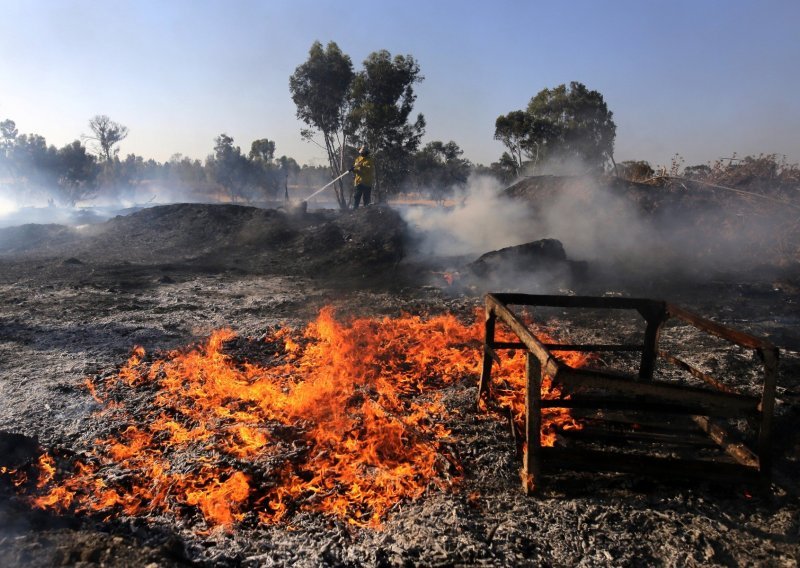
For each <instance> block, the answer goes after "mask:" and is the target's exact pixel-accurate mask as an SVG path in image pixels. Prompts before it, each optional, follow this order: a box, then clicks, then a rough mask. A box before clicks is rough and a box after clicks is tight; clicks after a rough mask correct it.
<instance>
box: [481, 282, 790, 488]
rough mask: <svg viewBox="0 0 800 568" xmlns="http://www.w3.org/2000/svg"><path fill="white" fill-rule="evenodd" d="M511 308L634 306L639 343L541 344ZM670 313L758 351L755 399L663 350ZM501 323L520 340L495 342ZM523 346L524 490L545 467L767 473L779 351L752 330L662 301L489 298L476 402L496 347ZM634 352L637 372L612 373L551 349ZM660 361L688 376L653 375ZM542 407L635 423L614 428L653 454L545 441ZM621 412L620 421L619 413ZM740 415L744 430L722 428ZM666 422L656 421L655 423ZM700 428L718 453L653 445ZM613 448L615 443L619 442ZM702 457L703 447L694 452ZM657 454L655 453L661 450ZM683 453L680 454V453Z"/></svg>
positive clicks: (738, 475) (720, 475)
mask: <svg viewBox="0 0 800 568" xmlns="http://www.w3.org/2000/svg"><path fill="white" fill-rule="evenodd" d="M510 306H525V307H528V308H530V307H534V308H535V307H554V308H579V309H600V310H632V311H634V312H637V313H638V314H640V315H641V317H642V318H644V322H645V324H646V325H645V330H644V338H643V341H642V343H641V344H634V345H617V344H615V345H606V344H575V345H566V344H554V343H543V342H542V341H540V340H539V339H538V338H537V337H536V335H535V334H534V333H533V332H532V331H531V329H529V327H528V326H527V325H526V324H525V323H523V321H522V319H521V318H520V317H518V316H517V315H516V314H515V312H514V311H512V309H511V308H510ZM670 319H677V320H680V321H681V322H683V323H685V324H688V325H690V326H693V327H694V328H696V329H697V330H699V331H700V332H703V333H705V334H710V335H712V336H716V337H717V338H720V339H723V340H725V341H726V342H729V343H730V344H732V345H736V346H740V347H742V348H747V349H750V350H753V351H754V352H755V353H756V354H757V356H758V357H759V360H760V363H759V366H760V367H759V369H760V370H759V372H760V373H761V375H762V377H763V381H762V383H761V384H760V395H759V396H754V395H753V394H743V393H741V392H737V391H736V390H735V389H733V388H731V387H729V386H727V385H726V384H725V382H724V381H722V380H719V379H718V378H715V377H712V376H710V375H709V374H707V373H705V372H703V371H701V370H700V369H697V368H696V367H694V366H692V365H691V364H690V363H688V362H686V361H684V360H682V359H680V358H678V357H676V356H675V355H673V354H670V353H667V352H666V351H663V350H661V349H660V347H659V336H660V333H661V329H662V327H663V326H664V324H665V323H666V322H667V321H668V320H670ZM498 320H499V321H500V322H501V323H502V324H504V325H505V326H507V327H508V329H510V330H511V331H513V333H514V335H515V336H516V338H517V339H518V341H512V342H502V341H497V340H496V334H495V328H496V324H497V323H498ZM502 349H524V350H526V351H527V364H526V413H525V417H526V420H525V427H524V433H523V437H522V438H523V442H524V444H523V463H522V470H521V477H522V484H523V489H524V490H525V492H527V493H530V492H532V491H534V489H535V488H536V487H537V486H538V485H539V484H540V482H541V479H542V474H543V472H547V471H551V470H563V469H574V470H589V471H616V472H634V473H643V474H654V475H662V474H667V475H671V476H672V475H677V476H701V477H704V478H708V479H729V480H731V479H733V480H740V481H753V480H764V479H768V477H769V474H770V465H771V464H770V451H771V448H770V437H771V435H770V434H771V423H772V414H773V408H774V404H775V382H776V374H777V366H778V349H777V348H776V347H775V346H774V345H772V344H771V343H769V342H767V341H764V340H762V339H759V338H756V337H753V336H752V335H749V334H746V333H743V332H741V331H737V330H734V329H730V328H728V327H725V326H723V325H720V324H718V323H715V322H713V321H710V320H708V319H705V318H702V317H700V316H698V315H696V314H694V313H691V312H689V311H687V310H685V309H683V308H680V307H678V306H675V305H673V304H669V303H667V302H663V301H657V300H649V299H633V298H617V297H590V296H549V295H529V294H500V293H495V294H487V296H486V322H485V340H484V353H483V367H482V373H481V378H480V384H479V387H478V400H479V401H480V400H481V397H484V396H486V395H487V394H488V393H489V391H490V386H491V385H490V383H491V372H492V364H493V361H494V360H497V359H498V357H497V355H496V351H497V350H502ZM558 351H586V352H602V351H609V352H615V351H616V352H626V351H627V352H641V359H640V363H639V366H638V367H639V368H638V373H637V374H635V375H633V376H630V375H628V376H626V375H624V374H622V373H618V372H615V371H613V370H606V369H603V370H591V369H578V368H573V367H570V366H569V365H567V364H565V363H563V362H561V361H559V360H558V359H557V358H556V357H555V356H554V355H553V352H558ZM658 361H664V362H666V363H668V364H671V365H675V366H676V368H677V369H680V370H681V371H682V372H685V373H688V374H689V375H690V376H691V377H693V379H694V380H695V382H698V381H702V383H701V384H697V385H687V384H681V383H676V382H674V381H666V380H654V371H655V370H656V364H657V362H658ZM544 375H547V376H549V377H550V378H551V379H552V382H553V384H554V385H556V386H558V387H559V389H560V390H561V392H562V394H561V395H560V396H557V397H555V398H552V397H547V398H543V397H542V390H541V385H542V377H543V376H544ZM547 408H568V409H572V411H579V412H581V413H583V414H584V415H589V416H592V420H593V421H594V423H598V422H599V423H602V422H603V421H604V420H608V418H609V417H610V416H614V417H615V418H614V420H615V421H616V423H619V419H620V417H623V418H622V420H623V422H625V421H627V422H626V423H627V424H629V425H632V426H633V425H635V428H628V429H627V430H626V429H623V430H619V429H617V430H615V431H614V434H615V436H617V437H618V438H622V439H623V440H628V441H630V440H635V441H636V443H637V444H638V446H637V447H641V445H642V442H644V443H645V444H651V447H652V448H654V449H655V451H653V452H649V453H648V452H641V451H639V452H636V453H630V452H626V451H624V444H622V447H623V451H609V450H607V449H605V448H604V447H603V445H602V444H600V446H601V447H600V449H598V448H597V444H595V445H594V447H583V446H582V447H579V448H575V447H569V444H557V446H556V447H542V446H541V443H540V432H541V428H542V426H541V424H542V411H543V409H547ZM647 416H651V417H652V418H651V420H650V421H649V423H650V424H651V425H656V426H663V425H665V424H667V423H669V424H670V425H672V424H673V423H674V422H680V423H685V424H689V425H691V427H692V428H693V429H694V431H695V432H689V431H687V430H686V429H684V427H681V428H673V427H672V426H670V428H651V429H648V428H645V427H642V426H641V424H643V423H647V420H646V418H644V417H647ZM625 417H627V418H625ZM730 420H738V421H739V422H741V423H745V424H748V425H749V426H748V428H749V431H748V435H747V436H742V435H741V432H737V431H735V430H732V429H730V428H728V427H727V424H726V421H730ZM662 421H663V422H662ZM697 432H699V433H701V434H702V436H701V437H702V438H703V439H704V440H705V448H706V449H707V448H708V447H709V446H713V447H714V449H715V453H711V452H707V451H706V452H705V454H709V453H711V456H710V457H709V456H708V455H703V456H702V457H697V456H696V455H693V454H691V455H689V456H688V457H687V456H686V455H680V456H678V457H676V456H674V455H667V456H664V455H663V453H664V452H660V451H659V449H661V448H663V447H664V446H665V444H669V443H670V442H677V443H681V442H685V441H686V440H687V439H688V437H693V439H697ZM617 446H620V444H617ZM695 453H703V452H695ZM659 454H662V455H659ZM684 454H685V453H684Z"/></svg>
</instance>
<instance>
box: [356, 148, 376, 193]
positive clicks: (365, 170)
mask: <svg viewBox="0 0 800 568" xmlns="http://www.w3.org/2000/svg"><path fill="white" fill-rule="evenodd" d="M353 173H355V174H356V178H355V181H354V183H355V185H359V184H362V185H368V186H370V187H372V186H373V185H374V184H375V164H374V162H373V161H372V157H371V156H359V157H358V158H356V161H355V163H354V164H353Z"/></svg>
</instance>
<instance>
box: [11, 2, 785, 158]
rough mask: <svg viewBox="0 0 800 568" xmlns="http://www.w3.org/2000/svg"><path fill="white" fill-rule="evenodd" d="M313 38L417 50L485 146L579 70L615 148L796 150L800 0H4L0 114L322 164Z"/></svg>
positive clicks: (52, 127) (428, 85)
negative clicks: (310, 115)
mask: <svg viewBox="0 0 800 568" xmlns="http://www.w3.org/2000/svg"><path fill="white" fill-rule="evenodd" d="M315 40H319V41H321V42H322V43H323V44H326V43H327V42H329V41H335V42H336V43H338V45H339V46H340V47H341V49H342V50H343V51H344V52H345V53H346V54H348V55H349V56H350V57H351V58H352V60H353V63H354V65H355V67H356V68H357V69H358V68H360V66H361V62H362V61H363V60H364V59H365V58H366V57H367V55H369V53H371V52H373V51H376V50H380V49H386V50H388V51H389V52H390V53H391V54H392V55H396V54H403V55H405V54H411V55H413V56H414V57H415V58H416V59H417V60H418V62H419V64H420V66H421V69H422V73H423V75H424V76H425V80H424V81H423V82H422V83H421V84H419V85H417V95H418V98H417V103H416V107H415V110H416V111H417V112H421V113H423V114H424V115H425V118H426V120H427V123H428V127H427V131H426V136H425V138H424V140H425V141H431V140H443V141H448V140H454V141H455V142H456V143H458V144H459V145H460V146H461V147H462V148H463V149H464V151H465V157H467V158H469V159H470V160H472V161H474V162H479V163H483V164H487V165H488V164H489V163H490V162H492V161H495V160H497V158H498V157H499V155H500V154H501V153H502V151H503V148H502V147H501V145H500V143H499V142H496V141H494V140H493V134H494V121H495V119H496V118H497V116H498V115H500V114H505V113H507V112H509V111H512V110H518V109H523V108H525V106H526V105H527V103H528V101H529V100H530V98H531V97H532V96H533V95H535V94H536V93H537V92H538V91H539V90H541V89H543V88H545V87H554V86H556V85H558V84H561V83H568V82H570V81H580V82H582V83H584V84H585V85H586V86H587V87H589V88H590V89H595V90H598V91H600V92H601V93H602V94H603V96H604V97H605V100H606V102H607V104H608V106H609V108H610V109H611V110H612V111H613V113H614V120H615V121H616V123H617V142H616V152H615V154H616V158H617V161H621V160H628V159H644V160H649V161H650V162H651V163H652V164H654V165H657V164H668V163H669V161H670V158H671V156H672V155H673V154H675V153H676V152H677V153H680V154H681V155H683V156H684V158H685V159H686V164H687V165H688V164H695V163H704V162H706V161H709V160H714V159H716V158H718V157H727V156H730V155H731V154H732V153H733V152H737V153H738V154H739V155H743V154H753V153H756V154H757V153H762V152H763V153H773V152H774V153H779V154H785V155H787V157H788V158H789V160H790V161H792V162H795V161H798V160H800V72H798V67H799V66H800V0H785V1H769V0H767V1H765V0H761V1H756V0H753V1H750V2H745V1H738V0H729V1H722V0H720V1H710V0H708V1H705V0H693V1H677V0H669V1H658V0H652V1H647V0H630V1H614V0H606V1H601V0H585V1H576V0H572V1H571V2H553V1H508V0H506V1H504V0H493V1H486V2H477V1H475V2H471V1H467V0H460V1H451V0H425V1H417V0H401V1H386V0H374V1H373V2H363V1H360V0H338V1H335V2H329V1H306V0H286V1H283V0H272V1H267V0H263V1H243V0H225V1H210V0H192V1H190V0H186V1H170V0H159V1H155V0H135V1H134V0H131V1H122V0H114V1H112V0H106V1H101V0H94V1H71V0H0V120H2V119H6V118H10V119H12V120H14V121H16V123H17V127H18V129H19V131H20V132H21V133H31V132H33V133H37V134H41V135H43V136H44V137H45V138H47V141H48V143H50V144H55V145H56V146H59V147H60V146H62V145H64V144H66V143H68V142H71V141H72V140H75V139H76V138H79V137H80V135H81V134H85V133H87V132H88V131H89V129H88V121H89V119H90V118H91V117H92V116H94V115H97V114H107V115H109V116H110V117H111V118H112V119H113V120H116V121H118V122H120V123H122V124H125V125H126V126H128V127H129V128H130V135H129V137H128V138H127V139H126V140H125V141H124V142H123V143H122V145H121V155H123V156H124V155H125V154H128V153H135V154H138V155H142V156H144V157H145V158H155V159H156V160H159V161H164V160H167V159H168V158H169V157H170V156H171V155H173V154H175V153H181V154H183V155H185V156H190V157H192V158H201V159H203V158H205V156H206V155H207V154H209V153H210V152H211V149H212V147H213V139H214V137H216V136H217V135H219V134H220V133H223V132H224V133H227V134H228V135H230V136H233V138H234V140H235V143H236V144H237V145H240V146H241V147H242V149H243V150H245V151H247V150H249V147H250V143H251V142H252V141H253V140H255V139H258V138H269V139H271V140H274V141H275V142H276V145H277V154H278V155H288V156H292V157H294V158H295V159H297V160H298V161H299V162H300V163H316V164H321V163H323V154H322V152H320V151H319V150H318V149H317V148H316V147H315V146H313V145H312V144H309V143H307V142H304V141H303V140H302V139H301V138H300V128H301V126H302V125H301V123H300V122H299V121H298V120H297V119H296V118H295V110H296V109H295V106H294V103H293V102H292V100H291V97H290V95H289V86H288V85H289V76H290V75H291V74H292V72H293V71H294V69H295V68H296V67H297V66H298V65H300V64H301V63H303V62H304V61H305V60H306V58H307V57H308V50H309V48H310V46H311V44H312V43H313V42H314V41H315Z"/></svg>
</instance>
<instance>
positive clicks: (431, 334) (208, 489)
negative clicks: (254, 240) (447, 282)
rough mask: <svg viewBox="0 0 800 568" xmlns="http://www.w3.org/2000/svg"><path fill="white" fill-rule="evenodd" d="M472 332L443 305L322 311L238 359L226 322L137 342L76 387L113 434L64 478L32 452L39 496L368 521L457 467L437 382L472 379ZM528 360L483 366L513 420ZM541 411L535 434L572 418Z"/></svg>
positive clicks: (76, 504) (477, 343)
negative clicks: (352, 314)
mask: <svg viewBox="0 0 800 568" xmlns="http://www.w3.org/2000/svg"><path fill="white" fill-rule="evenodd" d="M482 333H483V325H482V317H476V322H475V323H473V324H471V325H463V324H461V323H460V322H459V321H458V320H457V319H456V318H455V317H454V316H452V315H445V316H437V317H430V318H421V317H416V316H404V317H399V318H384V319H369V318H361V319H354V320H352V321H349V322H347V323H341V322H339V321H337V320H336V319H334V314H333V310H332V309H330V308H326V309H324V310H323V311H322V312H321V314H320V316H319V318H318V319H317V320H316V321H315V322H313V323H311V324H309V325H308V326H307V328H306V329H305V330H302V331H295V330H290V329H285V328H284V329H278V330H276V331H274V332H273V333H271V334H268V336H267V337H266V338H264V339H263V341H261V342H260V343H258V345H257V347H258V353H257V354H256V355H257V356H254V357H250V358H249V359H248V360H239V359H237V358H236V357H234V356H232V355H229V354H227V352H226V346H230V345H234V344H236V343H237V342H241V339H240V338H237V337H236V335H235V334H234V333H233V332H231V331H230V330H220V331H217V332H215V333H214V334H212V336H211V337H210V338H209V339H208V341H207V342H206V343H205V344H204V345H200V346H197V347H195V348H191V349H186V350H182V351H175V352H170V353H168V354H167V355H166V356H165V357H163V358H160V359H156V360H152V361H148V359H147V357H146V354H145V352H144V349H142V348H141V347H137V348H136V349H135V350H134V352H133V354H132V355H131V357H130V359H129V360H128V362H127V364H126V365H125V366H123V367H122V369H120V371H119V373H118V374H117V375H116V376H115V377H113V378H111V379H107V380H102V379H95V380H93V381H89V383H88V384H87V387H88V388H89V391H90V393H91V395H92V396H93V397H94V398H95V399H96V400H98V401H101V402H102V404H104V406H105V408H106V410H105V411H104V412H105V413H106V414H107V415H108V416H109V418H113V420H111V422H112V423H113V424H114V425H116V426H117V428H116V429H115V431H114V432H115V433H113V434H110V435H108V436H106V437H105V438H103V439H98V440H96V441H95V444H94V445H93V447H92V448H90V449H88V450H87V451H86V452H84V455H85V456H86V458H85V459H83V460H82V461H76V462H74V471H72V472H71V473H69V474H66V475H65V474H64V473H63V472H64V470H66V469H68V467H67V466H66V465H61V466H60V467H57V466H56V463H55V461H54V460H53V458H51V457H50V456H48V455H45V456H43V457H42V458H41V460H40V463H39V468H38V469H39V474H38V481H37V487H39V488H40V489H39V494H38V496H37V497H35V498H34V503H35V504H36V505H37V506H39V507H42V508H53V509H56V510H64V509H70V510H74V511H94V512H100V513H102V514H108V515H113V514H119V513H122V514H126V515H144V514H147V513H150V512H156V511H157V512H162V513H168V514H172V515H176V516H187V515H193V514H195V513H199V514H200V515H201V516H202V518H203V519H204V520H205V522H206V524H207V525H223V526H230V525H232V524H234V523H237V522H241V521H244V520H245V519H250V520H251V521H252V522H255V521H256V520H260V521H261V522H264V523H275V522H285V521H287V520H288V519H289V518H290V517H291V516H292V515H295V514H297V513H299V512H303V511H307V512H321V513H324V514H329V515H333V516H335V517H337V518H340V519H344V520H346V521H347V522H349V523H351V524H354V525H359V526H373V527H376V526H379V525H380V523H381V519H382V518H383V517H384V516H385V514H386V513H387V511H388V510H389V509H390V508H391V507H393V506H394V505H395V504H396V503H398V502H399V501H401V500H403V499H414V498H417V497H420V496H421V495H422V494H424V493H425V492H426V491H427V490H429V489H433V488H438V489H440V490H447V489H448V488H451V487H452V486H453V485H454V484H456V483H457V482H458V480H459V479H460V477H461V467H460V465H459V463H458V461H457V459H456V458H455V456H454V454H453V452H452V451H451V450H450V449H449V448H450V444H451V443H452V442H453V441H454V440H453V439H452V436H451V432H450V431H449V430H448V428H447V427H446V426H445V424H446V423H447V422H448V420H452V419H454V418H453V417H452V416H451V414H450V412H449V411H448V409H447V408H446V407H445V405H444V404H443V403H442V400H441V389H442V388H443V387H444V386H446V385H448V384H452V383H454V382H456V381H461V380H469V381H470V383H472V384H474V382H475V379H476V377H477V372H478V371H477V369H478V366H479V364H480V349H481V341H482ZM498 339H499V340H502V334H500V335H499V336H498ZM548 340H549V338H548ZM249 345H250V350H251V351H252V346H253V343H252V342H250V344H249ZM256 360H257V361H258V362H256ZM524 360H525V357H524V353H523V352H519V353H513V354H511V355H508V356H506V357H504V358H503V359H502V364H501V365H500V368H499V369H498V370H497V371H495V373H494V377H493V378H494V385H493V392H494V397H495V398H496V399H497V400H500V401H501V402H502V403H503V404H505V405H507V406H508V407H509V408H511V409H512V413H513V415H514V416H515V418H516V419H517V420H519V421H522V419H523V416H524V409H523V403H524V396H525V394H524V386H523V385H524V370H523V369H524ZM567 362H568V363H570V364H572V365H575V366H577V365H579V364H580V362H581V361H580V360H572V361H569V360H568V361H567ZM546 388H549V387H547V386H546ZM543 396H545V397H547V396H552V394H548V393H547V392H546V391H545V392H543ZM550 412H551V414H547V415H545V416H544V428H543V436H542V443H543V444H552V442H553V440H554V433H553V430H554V428H555V425H556V424H558V426H559V427H562V428H564V427H570V425H571V424H572V420H571V418H570V417H569V415H568V414H564V412H563V411H561V410H552V411H550ZM555 412H559V413H560V414H555ZM120 424H125V425H126V426H123V427H122V428H119V425H120ZM59 472H61V473H60V475H59Z"/></svg>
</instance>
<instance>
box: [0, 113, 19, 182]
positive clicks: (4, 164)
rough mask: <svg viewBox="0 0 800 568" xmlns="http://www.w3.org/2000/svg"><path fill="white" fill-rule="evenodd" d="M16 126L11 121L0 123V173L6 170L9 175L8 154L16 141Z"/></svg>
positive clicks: (9, 163) (9, 160)
mask: <svg viewBox="0 0 800 568" xmlns="http://www.w3.org/2000/svg"><path fill="white" fill-rule="evenodd" d="M17 134H19V132H18V131H17V125H16V123H15V122H14V121H13V120H10V119H6V120H4V121H2V122H0V168H2V169H0V171H2V170H6V171H8V173H9V174H12V171H11V159H10V156H9V154H10V152H11V149H12V148H13V147H14V143H15V142H16V140H17Z"/></svg>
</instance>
